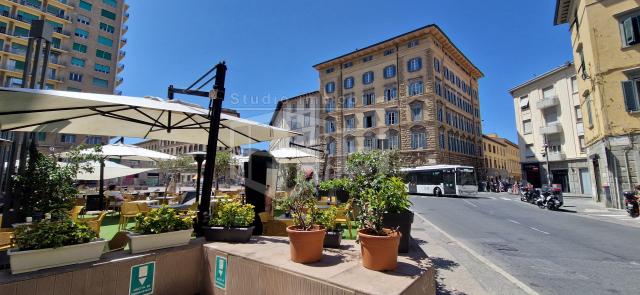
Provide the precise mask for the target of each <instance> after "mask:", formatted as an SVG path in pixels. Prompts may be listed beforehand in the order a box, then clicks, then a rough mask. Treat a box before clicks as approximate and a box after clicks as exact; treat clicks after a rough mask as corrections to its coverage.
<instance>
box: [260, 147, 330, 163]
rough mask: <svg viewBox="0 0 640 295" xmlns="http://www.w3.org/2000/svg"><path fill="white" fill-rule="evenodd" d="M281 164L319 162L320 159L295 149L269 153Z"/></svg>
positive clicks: (283, 149)
mask: <svg viewBox="0 0 640 295" xmlns="http://www.w3.org/2000/svg"><path fill="white" fill-rule="evenodd" d="M269 153H271V155H272V156H273V157H274V158H276V161H277V162H278V163H280V164H287V163H310V162H318V161H319V159H318V157H316V156H314V155H311V154H308V153H305V152H303V151H301V150H298V149H294V148H281V149H277V150H272V151H269Z"/></svg>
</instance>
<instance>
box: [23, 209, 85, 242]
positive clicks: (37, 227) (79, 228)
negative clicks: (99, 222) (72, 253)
mask: <svg viewBox="0 0 640 295" xmlns="http://www.w3.org/2000/svg"><path fill="white" fill-rule="evenodd" d="M15 236H16V237H15V242H16V246H17V248H18V250H20V251H27V250H37V249H46V248H58V247H63V246H70V245H77V244H84V243H88V242H91V241H93V240H94V239H96V234H95V232H93V230H91V228H89V227H88V226H87V225H85V224H81V223H74V222H73V221H72V220H71V219H69V218H68V217H63V216H62V215H61V216H60V219H58V220H42V221H40V222H37V223H34V224H32V225H31V226H20V227H18V228H17V229H16V233H15Z"/></svg>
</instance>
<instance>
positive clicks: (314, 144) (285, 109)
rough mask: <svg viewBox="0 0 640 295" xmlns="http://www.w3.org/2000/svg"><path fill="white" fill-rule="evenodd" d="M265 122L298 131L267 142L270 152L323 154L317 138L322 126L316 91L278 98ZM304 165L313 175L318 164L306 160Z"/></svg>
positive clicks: (317, 155)
mask: <svg viewBox="0 0 640 295" xmlns="http://www.w3.org/2000/svg"><path fill="white" fill-rule="evenodd" d="M269 125H271V126H274V127H278V128H283V129H288V130H293V131H296V132H299V133H301V134H302V135H298V136H296V137H293V138H280V139H276V140H273V141H271V143H270V144H269V150H270V151H273V150H277V149H282V148H295V149H298V150H300V151H303V152H305V153H308V154H311V155H314V156H316V157H318V158H321V157H323V156H324V153H323V152H321V151H322V150H323V146H322V143H321V141H320V139H319V136H320V128H321V126H322V122H321V121H320V92H318V91H313V92H309V93H305V94H301V95H298V96H294V97H291V98H288V99H285V100H281V101H279V102H278V104H277V105H276V110H275V111H274V113H273V115H272V116H271V122H270V123H269ZM305 166H309V167H312V168H313V170H314V176H316V177H317V176H318V173H320V168H321V166H320V164H319V163H306V164H305Z"/></svg>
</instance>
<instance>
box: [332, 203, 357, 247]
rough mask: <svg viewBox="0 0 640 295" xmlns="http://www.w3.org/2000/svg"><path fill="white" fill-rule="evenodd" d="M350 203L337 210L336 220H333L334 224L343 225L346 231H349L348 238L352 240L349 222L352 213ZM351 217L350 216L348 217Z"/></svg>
mask: <svg viewBox="0 0 640 295" xmlns="http://www.w3.org/2000/svg"><path fill="white" fill-rule="evenodd" d="M351 210H352V203H351V202H349V203H347V204H346V205H345V206H344V208H338V214H336V218H335V219H334V220H333V223H334V224H345V225H346V226H347V229H348V230H349V238H350V239H353V233H351V221H353V219H352V215H353V212H352V211H351ZM350 215H351V216H350Z"/></svg>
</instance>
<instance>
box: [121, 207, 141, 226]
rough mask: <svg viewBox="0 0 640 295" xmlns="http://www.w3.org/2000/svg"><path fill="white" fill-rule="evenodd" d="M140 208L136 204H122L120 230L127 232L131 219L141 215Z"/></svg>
mask: <svg viewBox="0 0 640 295" xmlns="http://www.w3.org/2000/svg"><path fill="white" fill-rule="evenodd" d="M139 208H140V207H139V206H138V204H136V203H130V202H127V203H122V206H121V207H120V221H119V222H118V230H126V229H127V224H128V223H129V218H135V217H136V215H138V213H140V209H139Z"/></svg>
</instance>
